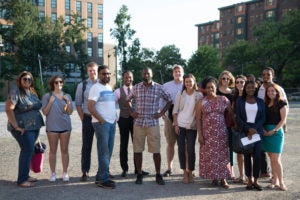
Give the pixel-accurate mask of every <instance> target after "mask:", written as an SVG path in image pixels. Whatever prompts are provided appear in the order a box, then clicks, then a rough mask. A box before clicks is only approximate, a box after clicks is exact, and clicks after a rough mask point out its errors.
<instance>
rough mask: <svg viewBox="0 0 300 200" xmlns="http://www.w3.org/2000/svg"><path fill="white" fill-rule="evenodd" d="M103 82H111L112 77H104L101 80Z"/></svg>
mask: <svg viewBox="0 0 300 200" xmlns="http://www.w3.org/2000/svg"><path fill="white" fill-rule="evenodd" d="M101 82H102V83H104V84H107V83H109V82H110V77H107V78H104V79H102V80H101Z"/></svg>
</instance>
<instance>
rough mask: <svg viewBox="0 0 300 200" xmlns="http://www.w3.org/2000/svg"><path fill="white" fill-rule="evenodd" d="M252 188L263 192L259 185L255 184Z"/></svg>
mask: <svg viewBox="0 0 300 200" xmlns="http://www.w3.org/2000/svg"><path fill="white" fill-rule="evenodd" d="M253 188H255V189H256V190H258V191H262V190H263V188H262V187H261V186H260V185H258V184H257V183H256V184H253Z"/></svg>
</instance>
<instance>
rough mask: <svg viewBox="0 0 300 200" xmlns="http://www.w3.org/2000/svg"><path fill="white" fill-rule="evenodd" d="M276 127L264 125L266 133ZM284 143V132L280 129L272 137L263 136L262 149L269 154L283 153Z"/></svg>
mask: <svg viewBox="0 0 300 200" xmlns="http://www.w3.org/2000/svg"><path fill="white" fill-rule="evenodd" d="M275 127H276V125H274V124H267V125H264V128H265V130H266V131H269V130H273V129H274V128H275ZM283 143H284V132H283V129H282V128H280V129H279V130H278V131H277V132H276V133H274V134H273V135H271V136H263V139H262V149H263V151H265V152H268V153H281V152H282V149H283Z"/></svg>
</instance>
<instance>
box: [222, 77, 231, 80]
mask: <svg viewBox="0 0 300 200" xmlns="http://www.w3.org/2000/svg"><path fill="white" fill-rule="evenodd" d="M222 80H224V81H229V80H230V78H226V77H223V78H222Z"/></svg>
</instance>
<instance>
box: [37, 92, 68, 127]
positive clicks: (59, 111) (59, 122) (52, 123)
mask: <svg viewBox="0 0 300 200" xmlns="http://www.w3.org/2000/svg"><path fill="white" fill-rule="evenodd" d="M51 95H52V93H46V94H44V95H43V98H42V102H43V106H42V109H43V108H44V107H46V106H47V104H48V102H49V99H50V97H51ZM65 95H66V97H67V98H68V99H69V101H70V102H72V98H71V96H70V95H69V94H65ZM54 97H55V100H54V102H53V103H52V105H51V108H50V111H49V113H48V114H47V115H46V131H47V132H60V131H71V130H72V125H71V118H70V115H69V114H68V113H67V112H65V111H64V106H65V105H66V101H65V100H63V99H59V98H57V97H56V96H55V95H54Z"/></svg>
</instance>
